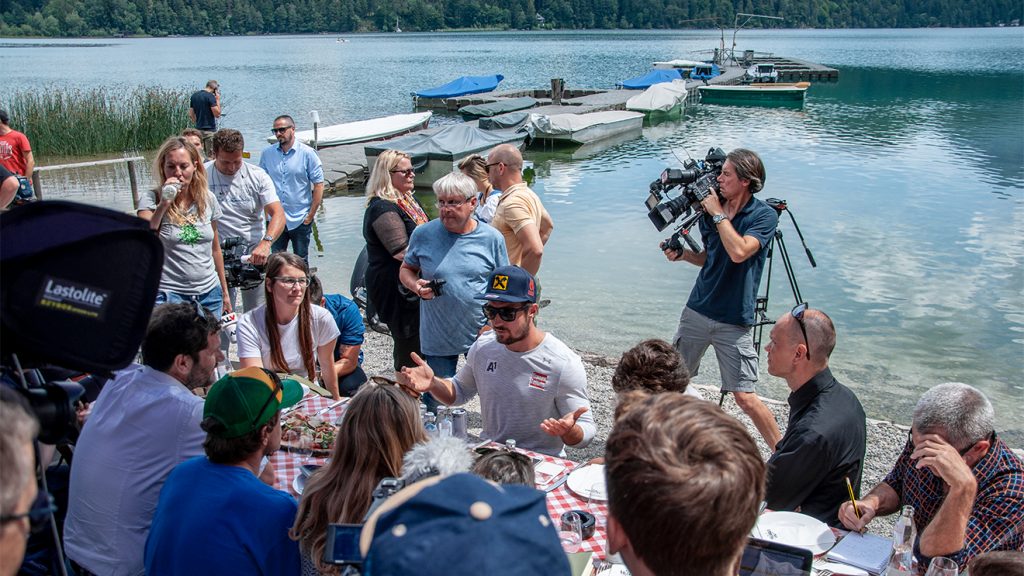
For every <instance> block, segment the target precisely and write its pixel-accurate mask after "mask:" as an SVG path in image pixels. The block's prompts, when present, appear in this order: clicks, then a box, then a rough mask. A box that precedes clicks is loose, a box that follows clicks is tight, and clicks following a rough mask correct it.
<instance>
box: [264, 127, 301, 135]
mask: <svg viewBox="0 0 1024 576" xmlns="http://www.w3.org/2000/svg"><path fill="white" fill-rule="evenodd" d="M292 128H295V126H284V127H282V128H271V129H270V131H271V132H273V133H274V134H284V133H285V132H287V131H289V130H291V129H292Z"/></svg>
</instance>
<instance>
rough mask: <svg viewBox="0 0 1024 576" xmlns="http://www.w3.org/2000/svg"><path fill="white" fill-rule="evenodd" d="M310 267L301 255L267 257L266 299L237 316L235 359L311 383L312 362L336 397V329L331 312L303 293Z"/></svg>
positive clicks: (337, 394) (286, 254) (244, 364)
mask: <svg viewBox="0 0 1024 576" xmlns="http://www.w3.org/2000/svg"><path fill="white" fill-rule="evenodd" d="M309 283H310V276H309V266H308V265H307V264H306V261H305V260H304V259H303V258H302V256H298V255H296V254H293V253H291V252H277V253H274V254H271V255H270V258H268V259H267V277H266V280H265V281H264V286H265V290H266V303H265V304H263V305H261V306H259V307H257V308H254V309H252V310H250V311H248V312H246V313H245V315H244V316H242V319H241V320H239V321H238V329H237V330H236V331H235V337H236V338H237V340H238V359H239V361H240V362H241V364H242V368H247V367H249V366H258V367H260V368H268V369H270V370H273V371H274V372H283V373H286V374H297V375H299V376H303V377H306V378H309V379H310V380H312V381H314V382H316V381H317V380H318V378H317V369H316V366H317V361H319V362H320V371H319V374H320V378H319V380H320V381H321V382H323V386H324V388H327V390H328V391H329V392H330V393H331V396H332V397H334V399H335V400H337V399H339V398H341V393H340V391H339V390H338V373H337V372H336V371H335V370H334V344H335V342H336V341H337V340H338V336H339V335H340V334H341V332H340V331H339V330H338V325H337V324H335V322H334V317H333V316H331V313H330V312H328V311H327V309H326V308H322V307H320V306H319V302H317V303H315V304H314V303H311V302H310V299H309V298H308V297H307V296H306V288H308V287H309Z"/></svg>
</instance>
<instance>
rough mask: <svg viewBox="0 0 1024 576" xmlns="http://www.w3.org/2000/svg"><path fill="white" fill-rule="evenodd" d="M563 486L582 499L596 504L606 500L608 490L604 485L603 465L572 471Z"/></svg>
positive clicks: (592, 465) (591, 465)
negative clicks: (588, 499)
mask: <svg viewBox="0 0 1024 576" xmlns="http://www.w3.org/2000/svg"><path fill="white" fill-rule="evenodd" d="M565 484H566V485H567V486H568V487H569V490H572V491H573V492H575V493H576V494H577V495H579V496H582V497H583V498H584V499H586V498H590V499H591V500H594V501H598V502H604V501H605V500H607V499H608V490H607V489H606V488H605V485H604V464H590V465H588V466H583V467H582V468H577V469H576V470H573V471H572V472H570V473H569V479H568V480H566V481H565Z"/></svg>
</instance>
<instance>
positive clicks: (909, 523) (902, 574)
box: [885, 506, 917, 576]
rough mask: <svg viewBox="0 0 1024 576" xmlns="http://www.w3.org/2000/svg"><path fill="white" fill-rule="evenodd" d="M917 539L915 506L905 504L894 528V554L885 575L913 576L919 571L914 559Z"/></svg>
mask: <svg viewBox="0 0 1024 576" xmlns="http://www.w3.org/2000/svg"><path fill="white" fill-rule="evenodd" d="M916 541H917V526H916V525H915V524H914V507H913V506H904V507H903V510H902V511H900V517H899V518H898V519H897V520H896V525H895V526H894V527H893V529H892V556H891V557H890V558H889V565H888V567H887V568H886V569H885V576H912V575H913V574H916V573H917V570H916V567H915V564H916V560H915V559H914V543H915V542H916Z"/></svg>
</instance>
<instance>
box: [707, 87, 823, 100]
mask: <svg viewBox="0 0 1024 576" xmlns="http://www.w3.org/2000/svg"><path fill="white" fill-rule="evenodd" d="M810 85H811V83H810V82H797V83H795V84H739V85H732V86H726V85H714V86H700V87H698V90H700V100H701V102H726V103H728V102H736V103H743V104H758V103H773V102H774V103H799V102H803V101H804V95H805V94H806V93H807V88H809V87H810Z"/></svg>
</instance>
